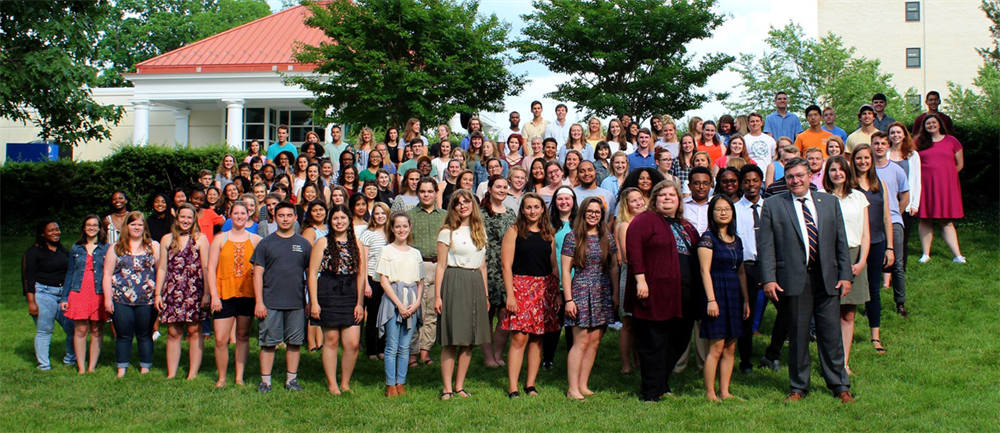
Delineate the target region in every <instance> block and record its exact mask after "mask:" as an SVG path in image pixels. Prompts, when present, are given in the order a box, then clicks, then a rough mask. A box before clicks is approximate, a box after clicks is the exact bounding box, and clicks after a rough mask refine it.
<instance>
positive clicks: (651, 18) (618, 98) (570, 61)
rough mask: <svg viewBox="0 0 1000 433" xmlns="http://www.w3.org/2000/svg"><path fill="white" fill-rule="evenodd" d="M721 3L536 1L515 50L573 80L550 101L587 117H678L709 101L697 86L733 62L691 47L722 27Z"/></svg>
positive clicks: (702, 0) (711, 0)
mask: <svg viewBox="0 0 1000 433" xmlns="http://www.w3.org/2000/svg"><path fill="white" fill-rule="evenodd" d="M715 3H716V2H715V0H691V1H677V2H664V1H662V0H619V1H609V0H594V1H587V2H580V1H575V0H552V1H551V2H550V1H539V0H535V1H534V2H533V5H534V7H535V12H534V13H531V14H527V15H523V16H522V18H523V19H524V20H525V23H526V27H525V28H524V29H523V30H522V33H523V34H524V38H523V39H521V40H519V41H518V42H517V43H516V44H515V45H516V47H517V49H518V51H519V52H520V53H521V54H522V56H523V57H522V60H538V61H540V62H541V63H542V64H544V65H545V66H547V67H548V68H549V70H551V71H552V72H557V73H564V74H568V75H570V79H569V81H567V82H565V83H561V84H559V85H557V87H556V91H554V92H551V93H549V94H547V95H546V96H548V97H551V98H553V99H557V100H563V101H573V102H575V103H576V104H577V110H578V111H583V110H586V112H587V115H597V116H615V115H618V114H621V113H628V114H631V115H632V116H633V118H635V119H636V120H638V121H640V122H641V121H642V120H643V119H646V118H649V117H650V116H652V115H653V114H669V115H671V116H674V117H680V116H681V115H683V114H684V112H686V111H689V110H692V109H697V108H699V107H701V105H702V104H704V103H705V102H708V101H709V100H710V98H711V95H709V94H703V93H698V92H696V91H695V89H696V88H698V87H702V86H704V85H705V84H706V83H707V81H708V78H709V77H711V76H712V75H714V74H715V73H717V72H719V71H721V70H722V69H723V68H724V67H725V66H726V64H727V63H729V62H730V61H732V60H733V58H732V57H731V56H729V55H726V54H721V53H712V54H706V55H704V56H703V57H701V59H700V60H695V58H694V56H693V55H692V54H690V53H689V52H688V50H687V48H686V46H685V45H686V44H687V43H689V42H691V41H693V40H698V39H705V38H709V37H711V36H712V31H714V30H715V29H716V28H718V27H719V26H721V25H722V23H723V19H724V17H723V15H720V14H717V13H715V12H713V10H712V9H713V7H714V6H715Z"/></svg>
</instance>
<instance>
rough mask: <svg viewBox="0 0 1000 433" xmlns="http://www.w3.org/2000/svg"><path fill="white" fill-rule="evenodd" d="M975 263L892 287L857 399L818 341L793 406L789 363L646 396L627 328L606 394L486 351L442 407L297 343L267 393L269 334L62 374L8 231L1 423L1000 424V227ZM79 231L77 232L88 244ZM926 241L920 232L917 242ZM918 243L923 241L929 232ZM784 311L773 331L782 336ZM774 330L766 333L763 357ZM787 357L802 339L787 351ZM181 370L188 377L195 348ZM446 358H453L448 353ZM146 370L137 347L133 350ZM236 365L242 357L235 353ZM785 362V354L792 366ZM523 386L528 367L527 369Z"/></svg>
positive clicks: (978, 239)
mask: <svg viewBox="0 0 1000 433" xmlns="http://www.w3.org/2000/svg"><path fill="white" fill-rule="evenodd" d="M959 233H960V238H961V240H962V246H963V252H964V253H965V255H966V256H967V257H968V259H969V264H967V265H964V266H960V265H954V264H952V263H951V261H950V260H947V257H948V256H949V254H948V253H947V250H946V248H945V247H944V245H943V244H940V240H938V241H937V242H938V243H936V244H935V249H934V254H935V257H934V261H932V262H931V263H929V264H917V263H916V257H919V254H918V255H917V256H912V255H911V258H913V263H912V264H911V266H910V269H909V274H908V281H907V285H908V288H909V290H908V292H909V293H908V297H909V301H908V302H907V307H908V309H909V310H910V318H909V319H902V318H900V317H899V316H897V315H896V314H895V313H894V308H893V306H894V305H893V304H892V296H891V294H889V293H888V292H883V293H884V294H883V296H882V300H883V304H884V307H883V308H884V310H883V311H884V313H883V324H882V340H883V341H884V342H885V345H886V348H887V349H888V354H886V355H882V356H879V355H876V354H875V353H874V351H873V350H872V347H871V345H870V344H869V343H868V329H867V321H866V320H865V319H859V323H858V327H857V330H856V333H855V346H854V347H855V349H854V351H853V355H852V357H851V367H852V369H853V370H854V376H853V377H852V378H851V382H852V391H853V393H854V394H855V396H856V397H857V402H856V403H854V404H851V405H842V404H840V403H839V402H838V401H837V400H834V399H833V398H832V397H831V396H830V394H829V393H828V392H827V391H826V388H825V386H824V383H823V380H822V378H821V377H820V375H819V367H818V362H817V361H816V357H815V347H814V348H813V376H812V387H813V393H812V394H811V395H810V396H809V397H808V398H807V399H806V400H804V401H802V402H800V403H796V404H790V405H786V404H784V403H783V399H784V397H785V394H786V393H787V390H788V375H787V370H786V369H784V368H783V369H782V372H781V373H773V372H770V371H764V370H760V369H758V370H757V371H756V372H755V373H754V375H753V376H750V377H745V376H742V375H741V374H739V373H736V374H735V375H734V379H733V385H732V388H733V393H734V394H736V395H738V396H741V397H744V398H746V401H745V402H735V401H727V402H725V403H723V404H713V403H710V402H708V401H706V400H705V398H704V391H703V390H702V378H701V374H700V372H699V371H698V369H697V368H696V366H695V365H694V362H693V361H692V362H691V364H689V365H691V367H689V368H688V369H687V371H685V372H684V374H683V375H681V376H679V377H675V378H674V379H673V380H672V387H673V390H674V392H675V393H676V394H677V395H678V397H677V398H673V399H665V400H664V401H662V402H660V403H659V404H646V403H641V402H640V401H639V400H638V389H639V378H638V377H637V376H636V375H632V376H622V375H621V374H620V373H619V369H620V364H619V360H618V347H617V343H618V338H617V337H618V335H617V333H616V332H614V331H611V332H609V333H608V334H607V336H606V337H605V339H604V345H603V346H602V347H601V349H600V351H599V354H598V360H597V365H596V367H595V369H594V374H593V379H592V380H591V389H593V390H595V391H596V392H597V395H595V396H593V397H590V398H588V399H587V400H586V401H584V402H575V401H569V400H567V399H566V398H565V397H564V394H565V392H566V368H565V360H566V355H565V350H564V348H563V347H560V349H559V352H558V356H557V358H556V368H555V369H554V370H552V371H550V372H545V371H543V372H542V374H541V375H540V378H539V381H538V388H539V390H540V391H541V395H540V396H538V397H533V398H529V397H522V398H521V399H519V400H513V401H511V400H508V399H507V393H506V382H507V374H506V370H505V369H496V370H493V369H487V368H485V367H483V366H482V356H481V354H480V353H478V351H477V353H476V355H475V357H474V358H473V368H472V369H471V371H470V372H469V375H468V377H469V380H468V381H467V385H466V389H468V390H469V391H470V392H472V393H473V394H474V396H473V398H471V399H468V400H464V399H461V398H455V399H453V400H452V401H450V402H442V401H438V399H437V396H438V393H439V392H440V389H441V384H440V370H439V369H438V368H437V366H434V367H424V366H421V367H419V368H416V369H411V371H410V376H409V380H408V382H409V383H408V386H407V389H408V395H407V396H405V397H402V398H397V399H393V400H387V399H386V398H384V397H383V396H382V390H383V388H382V384H383V379H384V376H383V371H382V363H381V362H378V361H370V360H368V359H367V358H363V357H362V359H360V360H359V363H358V367H357V369H356V371H355V374H354V380H353V383H352V387H353V393H351V394H345V395H342V396H331V395H329V394H328V393H327V392H326V384H325V378H324V375H323V367H322V365H321V362H320V357H319V354H318V353H310V354H305V355H304V356H303V360H302V364H301V366H300V368H299V380H300V381H301V382H302V384H303V386H304V387H305V391H304V392H301V393H290V392H286V391H284V390H283V389H280V388H281V387H280V385H278V383H283V380H284V374H280V373H279V372H282V371H283V368H284V364H283V362H284V361H283V356H282V355H283V352H282V351H279V353H278V355H279V356H278V361H277V363H276V365H275V368H274V371H275V373H276V375H275V381H276V382H277V383H276V386H275V390H274V391H273V392H271V393H270V394H267V395H258V394H257V392H256V384H257V382H258V381H259V376H258V374H259V370H258V361H257V350H256V349H257V348H256V347H255V346H254V345H255V342H256V338H255V337H254V338H252V340H251V347H252V351H251V355H250V365H249V367H248V372H247V382H248V384H250V385H248V386H245V387H236V386H234V385H232V371H233V367H232V366H230V373H229V374H230V379H229V381H230V385H229V387H227V388H225V389H221V390H220V389H215V388H214V387H213V384H214V382H215V377H216V371H215V362H214V359H213V356H212V351H211V348H210V347H211V343H209V348H207V350H206V353H205V359H204V362H203V363H202V371H201V374H200V375H199V376H198V378H197V379H196V380H194V381H192V382H187V381H184V380H182V379H178V380H172V381H168V380H166V379H165V375H166V372H165V368H164V353H165V348H164V340H165V339H160V340H159V341H158V342H157V343H156V346H155V350H156V352H155V358H154V359H155V360H154V363H155V366H154V369H153V370H152V372H151V373H150V374H148V375H145V376H140V375H139V374H138V368H132V369H130V371H129V374H128V376H127V377H126V378H125V379H123V380H116V379H115V377H114V376H115V372H114V367H113V357H114V353H113V352H114V345H113V341H112V340H111V338H110V337H109V336H106V337H105V343H104V351H103V352H102V355H101V360H100V364H99V366H98V370H97V373H96V374H92V375H87V376H83V377H80V376H78V375H77V374H76V368H75V367H65V366H62V365H60V362H59V361H60V360H61V359H62V356H63V355H64V349H63V347H64V346H63V342H64V335H62V331H61V330H60V329H59V328H58V327H57V328H56V331H55V334H54V338H53V342H52V355H51V356H52V361H53V363H54V368H53V370H52V371H49V372H42V371H38V370H37V369H36V368H35V360H34V347H33V343H32V339H33V336H34V332H35V328H34V325H33V324H32V321H31V319H30V318H29V316H28V314H27V308H26V305H25V303H24V299H23V297H22V295H21V287H20V280H19V278H20V271H19V261H20V258H21V254H22V253H23V252H24V250H25V248H26V247H27V246H28V244H29V242H30V240H29V239H27V238H11V237H7V238H4V239H3V242H2V246H0V253H2V257H0V259H2V263H0V269H2V273H0V284H2V285H0V287H2V289H0V311H2V312H3V314H2V316H0V330H2V335H3V338H2V339H0V381H2V385H0V403H2V405H3V408H4V409H3V416H2V417H0V430H2V431H138V432H152V431H286V430H287V431H329V430H349V431H352V432H355V431H387V430H393V431H400V430H420V431H455V430H463V431H536V430H539V431H603V432H608V431H625V430H629V431H654V430H655V431H736V430H738V431H755V432H762V431H835V432H842V431H888V430H892V431H993V430H1000V419H998V418H1000V399H998V393H997V386H998V385H1000V362H998V360H1000V350H998V347H1000V344H998V338H997V337H998V332H997V331H998V329H1000V326H998V325H1000V320H998V311H1000V297H998V293H1000V290H998V281H1000V270H998V263H1000V260H998V259H1000V257H998V247H997V246H998V245H1000V244H998V236H997V228H996V227H979V228H976V229H966V228H963V229H960V232H959ZM72 237H74V236H67V239H68V238H72ZM915 237H916V236H914V238H915ZM913 242H914V243H913V246H914V247H916V239H914V240H913ZM772 319H773V309H770V310H769V313H768V316H767V317H766V319H765V324H764V325H763V326H762V329H763V330H764V331H765V332H766V331H769V330H770V323H771V320H772ZM765 346H766V340H765V339H764V338H758V339H757V340H756V341H755V353H756V354H757V355H755V356H759V354H760V353H762V352H763V349H764V347H765ZM785 352H786V353H785V354H786V355H787V349H786V351H785ZM183 356H184V357H183V358H182V361H181V373H180V374H179V375H178V376H179V377H184V376H185V375H186V372H185V369H186V362H187V361H186V356H187V351H186V350H185V352H184V355H183ZM434 356H435V359H437V354H436V353H435V354H434ZM132 359H133V365H136V364H137V362H138V361H137V359H138V358H137V356H136V355H133V357H132ZM230 362H232V361H230ZM784 362H785V360H784V359H782V363H783V364H784ZM522 381H523V375H522Z"/></svg>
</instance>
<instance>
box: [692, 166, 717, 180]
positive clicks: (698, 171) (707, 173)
mask: <svg viewBox="0 0 1000 433" xmlns="http://www.w3.org/2000/svg"><path fill="white" fill-rule="evenodd" d="M696 174H704V175H705V176H708V180H709V181H711V180H712V170H709V169H708V167H701V166H699V167H695V168H692V169H691V172H690V173H688V182H690V181H692V180H694V175H696Z"/></svg>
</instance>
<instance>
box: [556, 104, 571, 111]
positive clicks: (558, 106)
mask: <svg viewBox="0 0 1000 433" xmlns="http://www.w3.org/2000/svg"><path fill="white" fill-rule="evenodd" d="M560 108H562V109H563V110H566V111H569V108H568V107H566V104H562V103H560V104H559V105H556V111H559V109H560Z"/></svg>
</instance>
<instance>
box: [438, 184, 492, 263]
mask: <svg viewBox="0 0 1000 433" xmlns="http://www.w3.org/2000/svg"><path fill="white" fill-rule="evenodd" d="M462 198H465V199H466V200H468V201H469V206H471V207H472V213H471V214H469V231H470V232H471V235H472V243H473V244H474V245H475V246H476V248H477V249H480V250H481V249H483V248H486V226H485V225H483V215H482V214H481V213H480V212H479V205H478V203H476V196H474V195H472V191H469V190H467V189H456V190H455V192H454V193H452V194H451V200H450V201H449V202H448V213H447V214H446V215H445V217H444V223H443V224H441V230H449V231H450V232H451V233H450V236H451V237H452V238H454V236H455V230H458V229H459V228H460V227H462V216H461V215H459V214H458V201H459V200H460V199H462ZM439 231H440V230H439Z"/></svg>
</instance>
